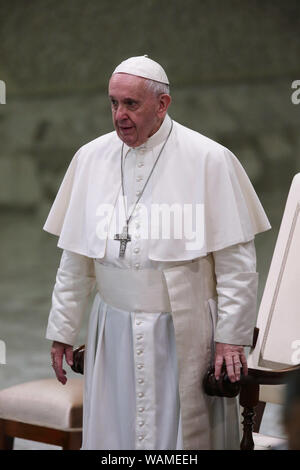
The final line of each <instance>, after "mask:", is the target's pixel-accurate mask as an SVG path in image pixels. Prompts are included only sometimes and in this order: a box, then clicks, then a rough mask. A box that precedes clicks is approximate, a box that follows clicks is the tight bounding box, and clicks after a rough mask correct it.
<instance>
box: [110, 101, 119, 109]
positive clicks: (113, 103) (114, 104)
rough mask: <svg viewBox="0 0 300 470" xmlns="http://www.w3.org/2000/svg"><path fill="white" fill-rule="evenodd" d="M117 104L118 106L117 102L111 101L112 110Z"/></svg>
mask: <svg viewBox="0 0 300 470" xmlns="http://www.w3.org/2000/svg"><path fill="white" fill-rule="evenodd" d="M117 104H118V103H117V101H115V100H111V105H112V106H113V107H114V108H115V107H116V106H117Z"/></svg>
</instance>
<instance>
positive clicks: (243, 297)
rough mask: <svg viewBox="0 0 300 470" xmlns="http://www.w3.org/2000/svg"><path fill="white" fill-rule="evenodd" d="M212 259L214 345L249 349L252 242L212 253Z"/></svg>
mask: <svg viewBox="0 0 300 470" xmlns="http://www.w3.org/2000/svg"><path fill="white" fill-rule="evenodd" d="M213 257H214V261H215V273H216V280H217V294H218V317H217V324H216V330H215V341H217V342H219V343H228V344H236V345H244V346H250V345H252V340H253V329H254V326H255V323H256V306H257V286H258V273H257V272H256V252H255V245H254V240H251V241H249V242H246V243H239V244H237V245H233V246H230V247H228V248H225V249H223V250H220V251H215V252H213Z"/></svg>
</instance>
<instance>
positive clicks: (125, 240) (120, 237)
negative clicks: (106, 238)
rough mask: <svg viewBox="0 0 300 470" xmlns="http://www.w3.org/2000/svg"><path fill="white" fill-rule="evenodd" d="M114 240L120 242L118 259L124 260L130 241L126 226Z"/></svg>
mask: <svg viewBox="0 0 300 470" xmlns="http://www.w3.org/2000/svg"><path fill="white" fill-rule="evenodd" d="M114 240H118V241H119V242H120V251H119V258H124V255H125V250H126V246H127V243H128V242H130V241H131V236H130V235H129V234H128V225H124V227H123V231H122V233H117V234H116V235H115V236H114Z"/></svg>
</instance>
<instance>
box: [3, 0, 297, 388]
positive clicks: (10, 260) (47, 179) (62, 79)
mask: <svg viewBox="0 0 300 470" xmlns="http://www.w3.org/2000/svg"><path fill="white" fill-rule="evenodd" d="M299 13H300V4H299V1H297V0H285V1H283V0H226V1H223V2H221V1H220V0H219V1H218V0H202V1H199V0H184V1H183V0H162V1H158V0H140V1H138V0H115V1H112V0H85V1H80V0H72V1H71V0H69V1H67V0H59V1H58V0H43V1H37V0H23V1H22V0H0V80H3V81H4V82H5V83H6V104H1V105H0V223H1V229H0V230H1V232H0V237H1V240H0V247H1V252H0V254H1V274H0V280H1V285H0V293H1V312H0V315H1V317H0V318H1V319H0V321H1V323H0V339H2V340H5V342H6V346H7V365H6V366H0V367H1V369H0V387H1V388H2V387H4V386H8V385H11V384H14V383H18V382H21V381H22V380H23V379H24V380H25V379H31V378H36V377H45V376H52V370H51V368H50V358H49V348H50V342H49V341H47V340H45V339H44V335H45V329H46V324H47V317H48V313H49V309H50V303H51V291H52V287H53V283H54V280H55V273H56V269H57V264H58V263H59V258H60V255H61V253H60V250H58V249H57V248H56V239H55V237H53V236H50V235H49V234H46V233H44V232H43V231H42V226H43V224H44V221H45V218H46V216H47V213H48V210H49V208H50V206H51V203H52V202H53V199H54V197H55V195H56V192H57V189H58V187H59V184H60V182H61V180H62V177H63V175H64V173H65V171H66V168H67V165H68V163H69V162H70V160H71V158H72V156H73V154H74V153H75V151H76V150H77V149H78V147H80V146H81V145H83V144H85V143H86V142H88V141H89V140H92V139H94V138H96V137H97V136H99V135H101V134H103V133H106V132H109V131H111V130H112V129H113V127H112V122H111V115H110V106H109V102H108V99H107V83H108V80H109V77H110V75H111V72H112V71H113V69H114V68H115V67H116V65H118V63H119V62H120V61H122V60H124V59H126V58H128V57H130V56H133V55H143V54H148V55H149V56H150V57H151V58H153V59H154V60H157V61H158V62H160V63H161V64H162V65H163V67H164V68H165V70H166V72H167V75H168V77H169V79H170V81H171V94H172V97H173V103H172V106H171V109H170V115H171V116H172V117H173V118H174V119H175V120H177V121H179V122H181V123H182V124H184V125H186V126H188V127H190V128H192V129H195V130H197V131H199V132H201V133H202V134H205V135H207V136H208V137H210V138H212V139H215V140H217V141H218V142H220V143H222V144H223V145H225V146H227V147H229V148H230V149H231V150H232V151H233V152H234V153H235V154H236V156H237V157H238V158H239V160H240V161H241V163H242V164H243V166H244V168H245V169H246V171H247V173H248V175H249V177H250V179H251V180H252V182H253V184H254V187H255V189H256V191H257V193H258V195H259V197H260V199H261V201H262V203H263V205H264V208H265V210H266V212H267V215H268V216H269V219H270V222H271V224H272V227H273V228H272V230H271V231H269V232H266V233H264V234H261V235H259V236H258V237H257V241H256V247H257V254H258V270H259V272H260V291H259V297H260V296H261V293H262V289H263V287H264V282H265V278H266V275H267V272H268V268H269V264H270V261H271V256H272V252H273V248H274V244H275V241H276V237H277V234H278V228H279V224H280V221H281V217H282V213H283V210H284V205H285V201H286V197H287V193H288V190H289V187H290V184H291V181H292V178H293V176H294V174H295V173H297V172H299V171H300V136H299V127H300V105H295V104H293V103H292V101H291V95H292V92H293V90H292V88H291V84H292V82H293V81H294V80H297V79H300V69H299V56H300V43H299V31H300V19H299ZM84 335H85V330H84V328H83V332H82V333H81V336H80V338H79V341H78V342H79V343H80V342H81V341H82V342H84V338H85V336H84Z"/></svg>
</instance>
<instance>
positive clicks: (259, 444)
mask: <svg viewBox="0 0 300 470" xmlns="http://www.w3.org/2000/svg"><path fill="white" fill-rule="evenodd" d="M253 441H254V450H271V449H275V448H276V447H278V448H282V449H286V448H287V439H285V438H281V437H273V436H266V435H264V434H258V433H256V432H254V433H253Z"/></svg>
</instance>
